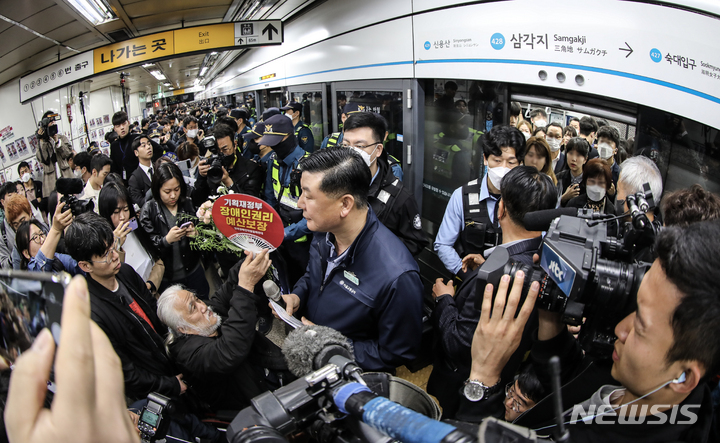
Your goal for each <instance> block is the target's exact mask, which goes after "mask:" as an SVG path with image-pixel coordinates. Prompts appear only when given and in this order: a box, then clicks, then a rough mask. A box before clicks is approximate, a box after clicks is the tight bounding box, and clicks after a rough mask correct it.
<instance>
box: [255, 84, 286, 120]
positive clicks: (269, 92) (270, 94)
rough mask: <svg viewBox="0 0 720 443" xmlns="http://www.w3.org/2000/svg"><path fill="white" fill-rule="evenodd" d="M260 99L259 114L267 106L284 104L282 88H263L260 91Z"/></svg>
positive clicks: (278, 106) (276, 106) (275, 106)
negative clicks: (260, 109)
mask: <svg viewBox="0 0 720 443" xmlns="http://www.w3.org/2000/svg"><path fill="white" fill-rule="evenodd" d="M260 100H261V101H262V102H261V103H262V105H261V108H262V111H260V113H261V114H262V112H263V111H265V110H266V109H268V108H273V107H274V108H280V107H281V106H283V104H284V103H283V102H284V93H283V90H282V89H279V88H278V89H265V90H263V91H260Z"/></svg>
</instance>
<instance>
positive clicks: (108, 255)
mask: <svg viewBox="0 0 720 443" xmlns="http://www.w3.org/2000/svg"><path fill="white" fill-rule="evenodd" d="M113 252H117V251H116V250H115V248H110V249H108V251H107V252H106V253H105V255H103V256H102V257H100V258H102V259H103V260H88V261H89V262H91V263H102V264H104V265H106V264H108V263H110V262H112V261H114V260H115V257H114V256H113V254H112V253H113Z"/></svg>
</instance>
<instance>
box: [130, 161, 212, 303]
mask: <svg viewBox="0 0 720 443" xmlns="http://www.w3.org/2000/svg"><path fill="white" fill-rule="evenodd" d="M151 191H152V198H151V199H150V200H148V201H147V202H145V206H144V207H143V209H142V213H141V215H140V225H141V226H142V228H143V229H145V231H146V232H147V233H148V234H149V235H150V239H151V240H152V242H153V244H154V245H155V246H156V247H157V248H158V249H159V250H160V257H161V258H162V260H163V262H164V263H165V275H164V276H163V279H162V283H161V285H160V292H162V291H163V290H164V289H165V288H167V287H169V286H170V285H173V284H178V283H180V284H183V285H185V286H187V287H188V288H190V289H192V290H194V291H195V293H196V294H197V296H198V297H201V298H205V299H207V298H208V296H209V293H210V286H209V285H208V282H207V279H206V278H205V271H204V269H203V267H202V264H201V263H200V255H201V254H199V253H198V252H196V251H192V250H191V249H190V240H189V237H194V236H195V235H196V234H197V231H196V230H195V225H194V222H192V221H189V220H191V219H194V218H195V212H196V211H195V207H194V206H193V203H192V200H191V199H190V198H189V196H188V187H187V184H185V180H184V179H183V175H182V171H180V168H178V167H177V165H176V164H175V163H162V164H159V165H158V167H157V168H156V170H155V174H153V180H152V188H151Z"/></svg>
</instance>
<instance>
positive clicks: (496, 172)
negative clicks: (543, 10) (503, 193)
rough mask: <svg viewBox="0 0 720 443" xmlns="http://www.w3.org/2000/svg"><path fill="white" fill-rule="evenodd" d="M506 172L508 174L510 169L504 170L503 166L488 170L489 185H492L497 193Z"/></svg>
mask: <svg viewBox="0 0 720 443" xmlns="http://www.w3.org/2000/svg"><path fill="white" fill-rule="evenodd" d="M508 172H510V168H506V167H504V166H498V167H496V168H488V178H489V179H490V183H492V185H493V186H495V188H496V189H497V190H498V191H499V190H500V183H501V182H502V179H503V177H505V174H507V173H508Z"/></svg>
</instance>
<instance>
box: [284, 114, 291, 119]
mask: <svg viewBox="0 0 720 443" xmlns="http://www.w3.org/2000/svg"><path fill="white" fill-rule="evenodd" d="M283 115H284V116H285V117H287V118H289V119H290V120H292V115H290V114H283Z"/></svg>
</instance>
